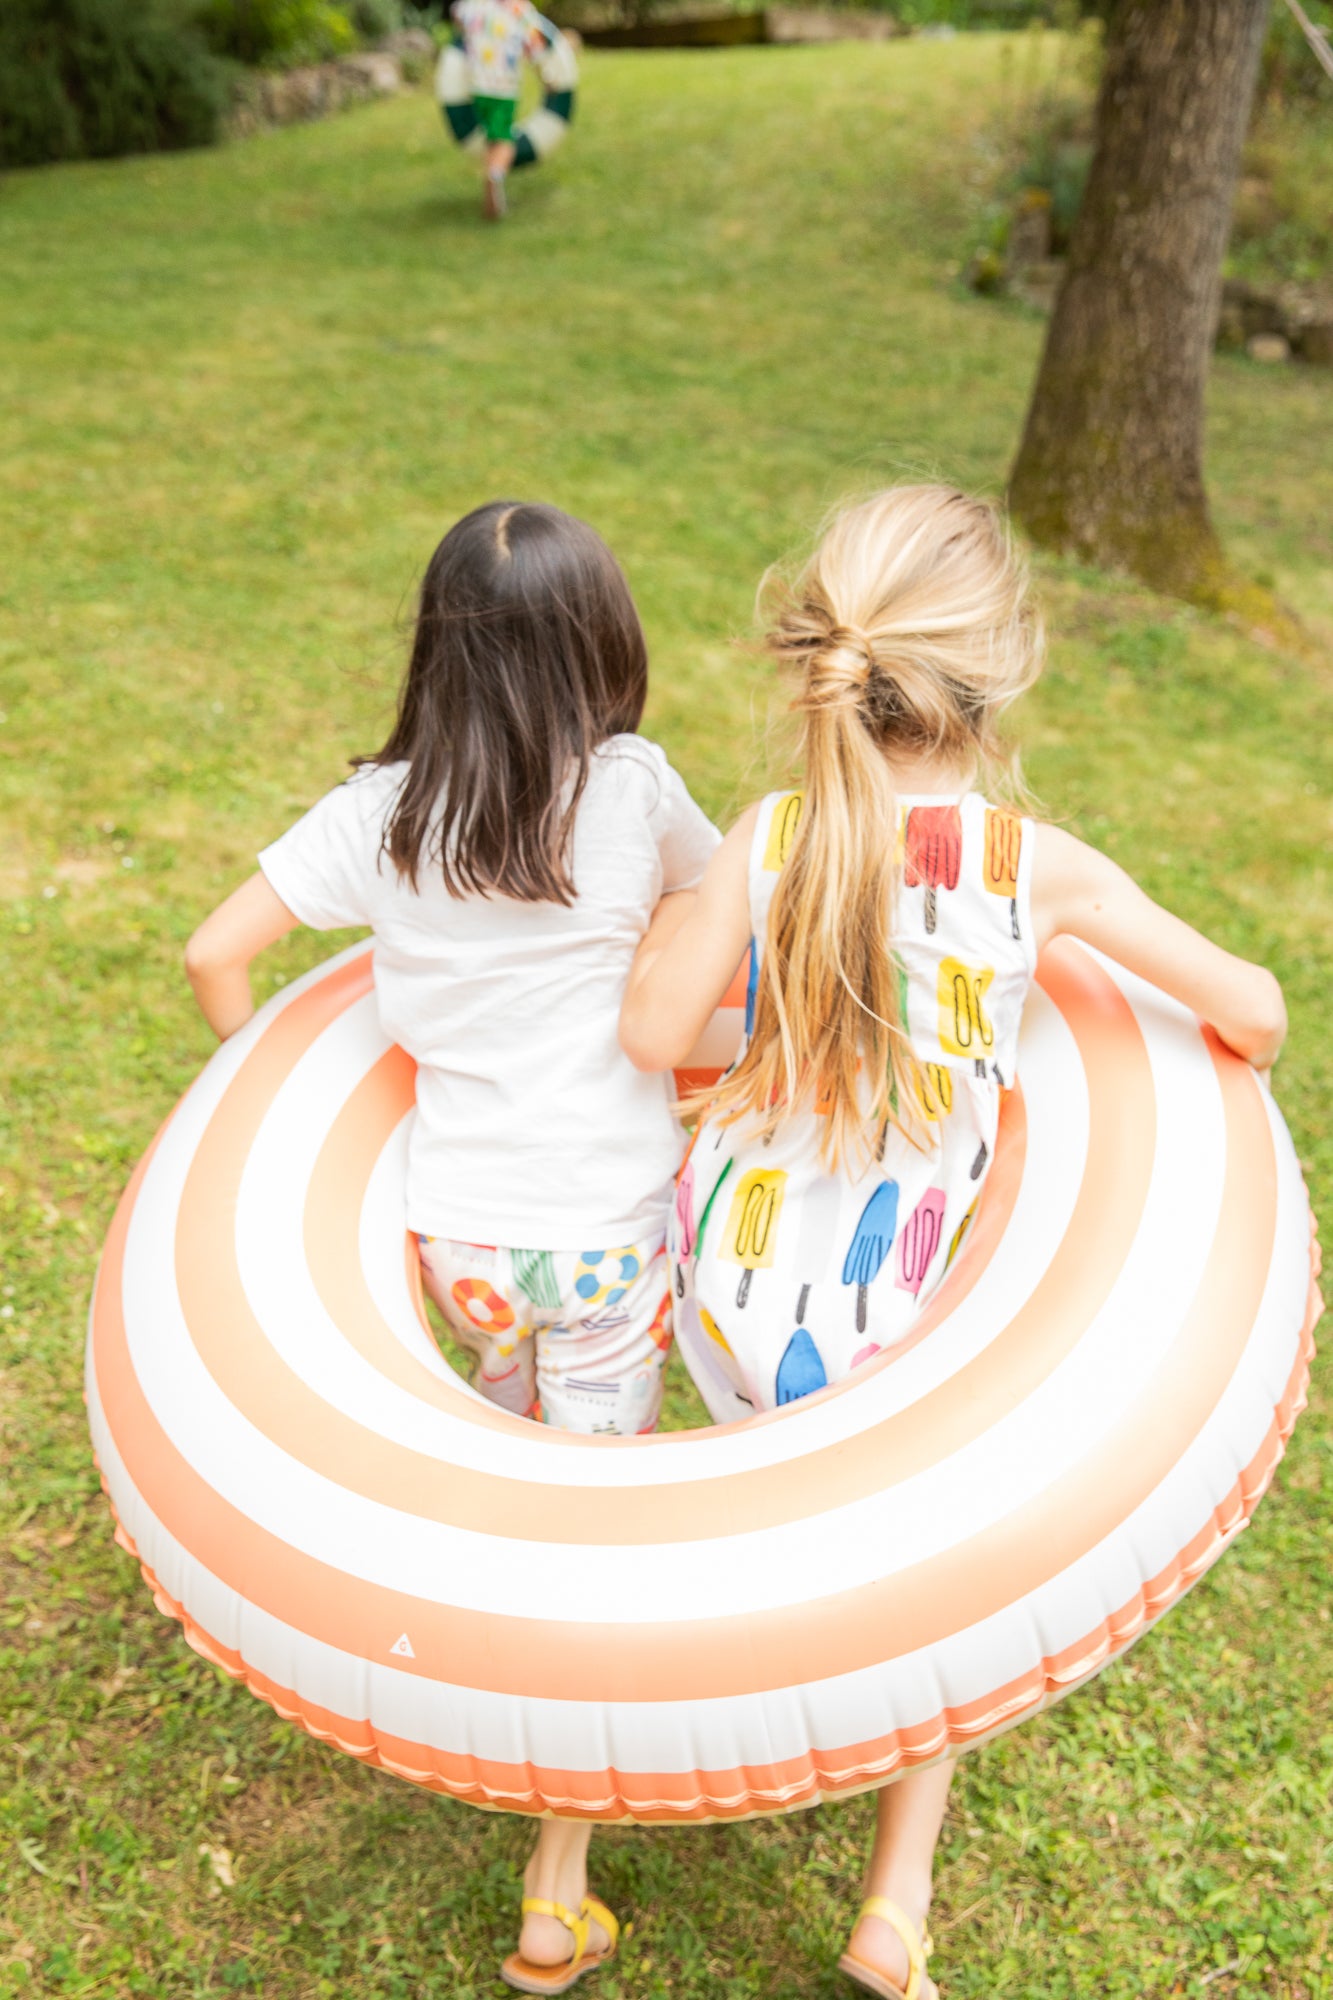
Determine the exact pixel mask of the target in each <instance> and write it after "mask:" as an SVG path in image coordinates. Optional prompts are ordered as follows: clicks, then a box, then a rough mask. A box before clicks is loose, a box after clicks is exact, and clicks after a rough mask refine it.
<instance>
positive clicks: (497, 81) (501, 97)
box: [449, 0, 560, 222]
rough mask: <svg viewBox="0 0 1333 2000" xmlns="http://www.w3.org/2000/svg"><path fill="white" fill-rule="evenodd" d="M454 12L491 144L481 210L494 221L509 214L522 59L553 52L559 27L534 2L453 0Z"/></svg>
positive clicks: (477, 106) (478, 109)
mask: <svg viewBox="0 0 1333 2000" xmlns="http://www.w3.org/2000/svg"><path fill="white" fill-rule="evenodd" d="M449 11H450V13H451V15H452V17H453V19H454V21H455V22H456V23H457V25H458V33H459V36H460V37H461V39H462V43H463V51H464V54H465V55H466V56H467V67H468V81H469V83H470V84H471V86H472V108H473V110H474V111H475V112H476V114H477V118H478V121H479V123H480V125H481V129H482V133H483V135H484V136H485V140H486V183H485V187H484V190H483V193H482V208H483V212H484V213H485V215H486V216H487V217H488V219H489V220H490V221H492V222H498V221H499V220H500V219H501V217H502V216H503V215H504V212H505V176H506V175H507V174H508V172H509V169H510V168H511V167H512V166H513V164H514V141H513V136H512V135H513V130H514V112H515V110H516V108H517V105H518V93H519V89H520V86H521V84H522V80H523V58H524V57H525V56H526V57H527V59H528V61H529V62H536V60H537V58H538V57H539V56H540V55H542V54H543V53H544V52H545V50H547V49H549V48H553V47H554V46H555V43H556V41H557V40H558V38H559V33H560V31H559V29H558V28H557V27H555V25H554V24H553V23H552V22H550V21H548V20H547V19H546V17H545V15H543V14H539V13H538V12H537V9H536V8H535V7H534V6H533V5H532V0H454V4H453V6H452V7H451V8H450V10H449Z"/></svg>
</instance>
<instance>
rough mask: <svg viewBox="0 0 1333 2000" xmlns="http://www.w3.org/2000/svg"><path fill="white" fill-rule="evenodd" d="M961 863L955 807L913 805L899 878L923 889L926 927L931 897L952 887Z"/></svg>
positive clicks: (930, 923) (930, 924) (930, 922)
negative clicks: (901, 872)
mask: <svg viewBox="0 0 1333 2000" xmlns="http://www.w3.org/2000/svg"><path fill="white" fill-rule="evenodd" d="M962 865H963V816H962V814H961V813H960V812H959V810H958V807H957V806H913V807H912V810H911V812H909V813H908V815H907V835H906V840H905V842H904V847H903V881H904V882H905V883H906V884H907V887H908V888H909V889H919V888H924V889H925V892H926V929H927V930H928V931H933V930H934V928H935V898H936V895H937V894H938V892H939V891H940V890H941V889H956V888H957V887H958V877H959V873H960V871H961V869H962Z"/></svg>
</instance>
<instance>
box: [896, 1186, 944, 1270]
mask: <svg viewBox="0 0 1333 2000" xmlns="http://www.w3.org/2000/svg"><path fill="white" fill-rule="evenodd" d="M943 1234H944V1189H943V1188H927V1189H926V1192H925V1193H924V1194H923V1195H922V1197H921V1199H920V1201H919V1202H918V1203H917V1205H916V1207H915V1208H914V1209H913V1210H912V1213H911V1214H910V1215H909V1216H908V1218H907V1221H906V1222H905V1223H904V1225H903V1230H902V1234H901V1235H900V1236H899V1238H898V1278H897V1282H898V1284H899V1286H900V1287H901V1289H902V1290H903V1291H905V1292H913V1293H916V1292H919V1291H920V1290H921V1285H922V1281H923V1280H924V1278H925V1275H926V1272H927V1271H928V1270H929V1269H930V1263H931V1259H932V1258H933V1257H934V1255H935V1252H936V1251H937V1250H938V1249H939V1247H940V1238H941V1236H942V1235H943Z"/></svg>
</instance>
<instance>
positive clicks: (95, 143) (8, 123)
mask: <svg viewBox="0 0 1333 2000" xmlns="http://www.w3.org/2000/svg"><path fill="white" fill-rule="evenodd" d="M226 103H227V77H226V72H225V70H224V68H223V66H222V65H221V64H220V63H219V62H218V61H217V59H216V57H215V56H213V55H212V54H211V52H210V51H209V49H208V47H207V46H206V44H205V43H204V41H203V40H202V39H201V37H200V36H199V34H198V33H197V31H196V30H195V29H194V27H193V26H192V25H191V24H190V23H189V22H188V21H187V20H186V19H185V18H184V17H183V16H182V15H181V14H180V13H178V12H173V11H171V10H170V9H169V8H168V7H167V6H166V5H164V4H162V0H4V5H3V6H2V7H0V164H2V165H5V166H11V167H30V166H42V165H45V164H46V163H47V162H49V161H52V160H77V159H105V158H108V157H110V156H111V155H113V154H117V153H150V152H156V151H158V150H160V149H168V148H174V147H179V146H206V145H208V144H209V143H210V142H211V141H212V140H213V139H215V138H216V137H217V133H218V126H219V123H220V121H221V118H222V114H223V111H224V110H225V108H226Z"/></svg>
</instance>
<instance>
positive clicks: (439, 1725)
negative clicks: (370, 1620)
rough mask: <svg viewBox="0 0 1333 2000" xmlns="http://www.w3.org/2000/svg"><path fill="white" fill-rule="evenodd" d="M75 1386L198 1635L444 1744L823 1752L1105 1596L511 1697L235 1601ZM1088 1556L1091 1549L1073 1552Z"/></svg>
mask: <svg viewBox="0 0 1333 2000" xmlns="http://www.w3.org/2000/svg"><path fill="white" fill-rule="evenodd" d="M90 1392H91V1393H90V1397H89V1412H90V1420H91V1424H92V1430H93V1437H94V1443H95V1445H96V1447H97V1449H98V1452H99V1456H100V1457H101V1458H102V1463H103V1470H104V1472H105V1473H106V1475H107V1478H108V1483H109V1485H110V1486H111V1490H112V1494H113V1498H114V1499H115V1500H116V1504H117V1507H118V1510H119V1511H120V1513H121V1517H122V1520H123V1522H124V1524H125V1526H126V1528H127V1530H128V1531H129V1532H130V1533H131V1534H132V1535H133V1536H134V1539H135V1541H136V1543H137V1545H138V1549H139V1553H140V1556H141V1558H142V1560H143V1561H145V1562H146V1563H148V1564H149V1566H150V1567H151V1568H152V1569H153V1571H154V1572H155V1573H156V1575H157V1577H158V1579H159V1581H160V1582H161V1584H162V1585H163V1587H164V1588H165V1589H166V1591H167V1592H168V1593H169V1594H170V1595H171V1596H172V1597H173V1598H175V1599H176V1600H177V1601H178V1602H180V1603H181V1604H182V1605H183V1606H184V1607H185V1609H186V1610H187V1611H188V1612H189V1614H190V1616H191V1617H192V1618H193V1619H194V1620H195V1621H196V1623H197V1624H198V1625H199V1626H200V1627H201V1628H202V1629H203V1630H204V1631H205V1632H206V1633H207V1634H208V1635H209V1636H210V1637H212V1638H213V1639H215V1640H216V1641H218V1642H219V1643H220V1644H222V1645H224V1646H227V1647H229V1648H230V1649H232V1650H233V1651H236V1652H239V1653H240V1654H241V1656H242V1657H243V1658H244V1660H245V1661H246V1663H247V1665H248V1666H249V1667H250V1668H251V1669H253V1670H254V1671H256V1672H258V1673H261V1674H263V1675H265V1676H266V1677H267V1678H268V1679H270V1680H271V1681H273V1682H274V1683H276V1684H277V1685H278V1686H279V1687H282V1688H287V1689H290V1690H292V1691H293V1692H294V1693H295V1694H297V1695H298V1697H299V1698H301V1699H302V1700H304V1701H305V1702H307V1703H312V1704H318V1705H319V1706H321V1707H323V1708H327V1709H329V1710H331V1711H332V1712H333V1713H334V1714H335V1715H340V1716H345V1717H347V1718H348V1719H349V1720H351V1721H353V1722H357V1721H361V1720H368V1721H369V1722H370V1724H371V1726H372V1728H374V1729H376V1730H378V1731H381V1732H384V1733H387V1734H392V1735H394V1736H397V1737H401V1738H403V1739H404V1740H406V1741H408V1742H413V1743H420V1744H424V1745H426V1746H427V1747H428V1748H429V1747H434V1748H438V1749H440V1750H442V1751H445V1752H449V1753H452V1754H455V1755H474V1756H477V1757H480V1758H485V1759H487V1760H492V1761H505V1762H511V1763H524V1762H527V1761H531V1762H533V1763H535V1764H539V1765H544V1766H547V1767H551V1768H554V1769H567V1770H569V1771H571V1772H589V1771H592V1772H601V1771H604V1770H606V1771H615V1770H619V1771H621V1772H623V1773H625V1774H627V1775H638V1774H641V1773H644V1772H651V1771H660V1772H662V1773H664V1774H680V1773H684V1772H689V1771H692V1770H694V1769H696V1768H698V1769H704V1770H708V1769H714V1770H727V1769H730V1768H731V1767H733V1766H734V1765H738V1764H740V1765H750V1766H754V1767H759V1768H762V1767H763V1766H764V1765H765V1764H768V1763H769V1762H773V1761H786V1760H788V1759H792V1758H801V1757H804V1756H805V1755H807V1754H808V1752H809V1751H810V1749H811V1747H812V1746H813V1748H814V1749H815V1750H817V1751H825V1752H831V1751H835V1750H838V1749H840V1748H841V1747H842V1746H844V1745H847V1744H852V1743H856V1742H860V1741H868V1740H874V1739H876V1738H879V1737H881V1736H884V1735H886V1734H888V1733H889V1732H890V1731H892V1730H894V1729H906V1728H912V1727H919V1726H921V1725H922V1724H924V1723H928V1722H930V1721H932V1720H935V1719H937V1718H938V1717H939V1715H940V1712H941V1710H942V1709H945V1708H947V1707H954V1708H961V1707H963V1706H965V1705H968V1704H971V1703H974V1702H977V1701H981V1700H984V1699H987V1698H989V1697H991V1696H992V1695H994V1693H995V1692H996V1690H998V1689H1000V1688H1002V1687H1003V1686H1004V1685H1005V1684H1006V1682H1009V1681H1012V1680H1018V1679H1022V1678H1024V1677H1026V1676H1028V1675H1030V1673H1031V1672H1032V1670H1033V1668H1034V1666H1036V1665H1038V1664H1039V1663H1040V1662H1041V1660H1042V1659H1043V1657H1046V1656H1050V1657H1054V1656H1055V1655H1056V1654H1058V1653H1059V1652H1061V1651H1062V1650H1064V1648H1065V1647H1066V1646H1068V1645H1070V1644H1073V1643H1076V1642H1077V1641H1079V1640H1082V1639H1084V1638H1085V1637H1087V1636H1088V1635H1089V1634H1091V1633H1093V1632H1094V1631H1095V1629H1096V1626H1097V1625H1098V1623H1099V1621H1100V1620H1101V1619H1102V1618H1103V1617H1104V1616H1105V1614H1106V1609H1107V1605H1108V1601H1109V1600H1108V1599H1107V1597H1105V1596H1103V1595H1099V1594H1098V1593H1097V1592H1096V1591H1094V1592H1093V1593H1092V1594H1091V1595H1088V1594H1087V1589H1086V1578H1082V1577H1079V1576H1077V1575H1076V1574H1075V1573H1074V1572H1068V1573H1066V1575H1065V1576H1064V1577H1062V1578H1060V1579H1058V1580H1057V1582H1056V1583H1055V1584H1053V1585H1051V1586H1049V1587H1047V1588H1046V1589H1045V1590H1043V1591H1042V1592H1040V1593H1037V1594H1036V1596H1035V1597H1034V1598H1033V1599H1030V1600H1024V1601H1021V1602H1020V1603H1018V1604H1016V1605H1012V1606H1009V1607H1007V1608H1006V1609H1005V1610H1004V1611H1003V1612H1001V1613H998V1614H996V1616H995V1617H993V1618H990V1619H987V1620H986V1621H984V1622H983V1623H980V1624H978V1625H976V1626H974V1627H973V1628H971V1630H970V1631H969V1632H966V1633H964V1634H960V1635H956V1636H955V1637H954V1638H952V1639H950V1640H947V1641H945V1642H942V1643H941V1644H937V1645H934V1646H931V1647H929V1648H926V1649H923V1650H922V1652H921V1653H919V1654H914V1655H908V1656H906V1657H905V1658H903V1659H900V1660H896V1661H892V1662H888V1663H886V1664H884V1665H881V1666H874V1667H869V1668H865V1669H861V1670H858V1671H857V1672H855V1673H852V1674H846V1675H838V1676H834V1677H831V1678H829V1679H827V1680H823V1681H820V1682H817V1683H814V1684H811V1685H808V1686H804V1687H796V1688H791V1689H777V1690H774V1691H770V1692H768V1693H762V1694H752V1695H745V1696H735V1697H723V1698H720V1699H716V1700H703V1701H693V1702H687V1703H677V1702H663V1703H608V1704H602V1703H590V1704H584V1703H578V1702H561V1701H547V1700H542V1699H532V1698H529V1699H524V1700H522V1701H516V1700H515V1699H513V1698H512V1697H509V1696H502V1695H492V1694H488V1693H485V1692H480V1691H477V1690H473V1689H468V1688H458V1687H452V1686H449V1685H447V1684H443V1683H437V1682H432V1681H427V1680H424V1679H421V1678H419V1677H417V1676H415V1675H410V1674H405V1673H402V1672H401V1671H399V1670H397V1669H396V1668H394V1667H393V1666H392V1665H391V1664H389V1663H387V1662H385V1663H373V1662H367V1661H365V1660H362V1659H360V1658H358V1657H356V1656H355V1655H352V1654H348V1653H346V1652H344V1651H342V1650H340V1649H338V1648H336V1647H332V1646H328V1645H326V1644H324V1643H323V1642H322V1641H319V1640H316V1639H312V1638H310V1637H309V1636H308V1635H306V1634H303V1633H299V1632H296V1631H294V1630H293V1629H292V1628H291V1627H288V1626H286V1625H284V1624H283V1623H282V1622H281V1621H280V1620H277V1619H274V1618H271V1617H270V1616H269V1615H268V1614H267V1613H264V1612H262V1611H260V1610H258V1609H257V1607H255V1606H252V1605H247V1604H242V1603H240V1602H239V1601H238V1600H237V1599H236V1598H235V1596H234V1594H233V1593H232V1592H231V1591H230V1590H229V1589H228V1588H227V1587H226V1586H224V1585H222V1584H220V1583H219V1582H218V1580H217V1579H216V1578H215V1577H213V1576H212V1575H211V1573H210V1572H208V1571H207V1570H206V1569H205V1568H204V1567H203V1566H202V1565H201V1564H199V1563H197V1562H195V1561H194V1560H193V1558H191V1557H189V1556H188V1555H187V1554H186V1553H185V1552H184V1551H183V1550H182V1549H181V1548H180V1545H179V1544H178V1543H177V1542H176V1541H175V1538H174V1537H173V1536H171V1535H170V1534H169V1533H168V1532H167V1531H166V1529H165V1528H164V1527H163V1526H162V1524H161V1523H160V1522H159V1521H158V1520H157V1519H156V1517H155V1516H153V1515H152V1513H151V1510H150V1509H148V1507H147V1506H146V1504H145V1503H143V1502H142V1501H141V1500H139V1499H138V1496H137V1495H136V1494H135V1493H134V1491H133V1488H132V1486H131V1485H130V1483H129V1481H128V1479H127V1477H126V1474H125V1471H124V1467H123V1466H122V1465H121V1463H120V1461H119V1458H118V1456H117V1454H116V1450H115V1445H114V1441H113V1440H111V1439H110V1438H109V1436H108V1435H107V1433H106V1428H105V1424H104V1421H103V1419H102V1413H101V1409H100V1404H99V1403H98V1400H97V1395H96V1384H95V1382H94V1383H91V1384H90ZM1092 1567H1093V1559H1091V1558H1090V1559H1088V1560H1087V1561H1085V1563H1083V1564H1081V1565H1079V1566H1078V1568H1079V1569H1080V1570H1085V1571H1086V1570H1088V1569H1090V1568H1092ZM1127 1594H1128V1593H1127ZM1080 1621H1082V1622H1080ZM1085 1677H1086V1676H1085V1675H1084V1676H1080V1678H1085ZM1043 1705H1044V1704H1043ZM1021 1712H1022V1713H1025V1714H1026V1713H1029V1712H1031V1711H1030V1709H1027V1708H1024V1709H1023V1710H1022V1711H1021ZM985 1733H986V1734H987V1735H989V1734H993V1733H997V1731H996V1730H994V1729H993V1730H989V1731H987V1732H985ZM978 1734H980V1732H978Z"/></svg>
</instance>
